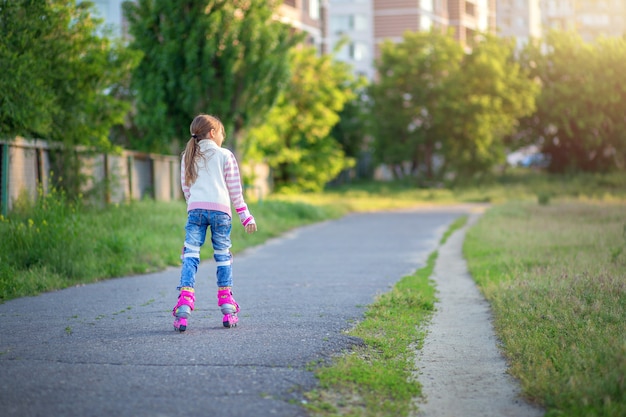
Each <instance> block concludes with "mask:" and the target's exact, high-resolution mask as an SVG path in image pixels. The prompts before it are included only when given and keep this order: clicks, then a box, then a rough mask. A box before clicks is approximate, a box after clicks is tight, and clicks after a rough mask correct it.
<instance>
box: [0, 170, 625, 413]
mask: <svg viewBox="0 0 626 417" xmlns="http://www.w3.org/2000/svg"><path fill="white" fill-rule="evenodd" d="M467 202H491V203H493V204H494V206H493V207H492V208H491V209H489V210H488V211H487V212H486V213H485V214H484V215H483V217H482V218H481V219H480V220H479V222H478V223H477V224H476V225H474V226H473V227H472V228H471V229H470V230H469V231H468V234H467V237H466V241H465V244H464V252H465V256H466V258H467V261H468V267H469V268H470V272H471V274H472V276H473V277H474V278H475V280H476V281H477V283H478V285H479V287H480V289H481V291H482V292H483V294H485V296H486V297H487V299H488V300H489V301H490V303H491V306H492V308H493V311H494V315H495V319H496V321H495V325H496V332H497V334H498V336H499V338H500V340H501V341H502V343H503V345H502V347H503V349H504V352H505V353H506V355H507V357H508V360H509V363H510V370H511V372H512V373H513V374H514V375H515V376H516V377H517V378H519V379H520V381H521V383H522V386H523V390H524V393H525V395H526V396H527V397H529V398H530V399H532V400H534V401H536V402H538V403H540V404H542V405H544V406H545V407H546V409H547V415H548V416H550V417H552V416H606V417H618V416H623V415H626V398H625V394H624V393H625V392H626V385H625V384H626V383H625V381H626V273H625V271H626V205H625V203H626V175H624V174H621V175H617V174H614V175H581V176H575V177H567V176H562V177H549V178H546V177H544V176H541V175H538V174H534V173H530V174H525V175H522V174H520V173H518V172H512V173H510V174H507V175H506V176H503V177H501V178H500V179H498V181H495V182H493V183H491V184H485V183H483V184H482V185H476V186H467V185H466V186H464V187H453V188H432V189H421V188H416V187H414V186H412V185H411V184H407V183H405V184H399V183H393V184H389V183H373V184H372V183H359V184H352V185H351V186H350V187H338V188H334V189H332V190H329V191H327V192H325V193H320V194H306V195H299V196H272V197H271V198H269V199H266V200H264V201H263V203H262V204H261V203H253V204H250V206H251V210H252V212H253V213H254V215H255V217H256V218H257V221H258V224H259V232H258V233H256V234H254V235H245V234H244V231H243V228H242V227H240V226H239V225H234V227H233V244H234V246H233V251H234V252H238V251H240V250H243V249H245V248H246V247H249V246H254V245H257V244H259V243H261V242H263V241H265V240H267V239H268V238H271V237H274V236H279V235H280V234H282V233H284V232H285V231H287V230H289V229H291V228H293V227H296V226H299V225H303V224H307V223H312V222H318V221H323V220H326V219H332V218H337V217H340V216H341V215H343V214H345V213H347V212H350V211H373V210H381V209H398V208H405V207H410V206H416V205H437V204H450V203H455V204H456V203H467ZM463 221H464V220H463V219H462V218H460V219H459V220H458V222H455V223H454V224H453V225H452V226H451V228H450V229H449V230H448V231H447V232H446V234H445V235H444V237H443V238H442V243H443V242H444V241H445V239H447V237H449V235H450V234H451V233H452V232H453V231H454V230H456V229H457V228H459V227H462V226H463ZM184 222H185V207H184V204H183V203H182V202H174V203H162V202H154V201H141V202H133V203H132V204H124V205H120V206H110V207H107V208H105V209H100V210H96V209H90V208H87V207H82V206H81V202H80V201H68V199H67V198H65V196H63V195H62V194H59V193H56V192H54V191H53V192H51V193H50V194H49V195H48V196H46V197H45V198H43V197H41V198H39V199H38V201H37V202H36V203H33V202H29V201H27V200H26V199H23V200H20V201H18V202H17V204H16V205H15V210H14V212H12V213H11V215H10V216H9V218H0V302H2V301H5V300H8V299H11V298H16V297H22V296H27V295H36V294H38V293H40V292H44V291H51V290H55V289H60V288H65V287H67V286H72V285H78V284H83V283H88V282H94V281H97V280H101V279H106V278H111V277H117V276H125V275H129V274H139V273H145V272H149V271H155V270H159V269H162V268H164V267H166V266H178V265H180V260H179V254H180V248H181V246H182V240H183V238H184V230H183V227H184ZM208 250H209V251H210V249H208ZM208 253H210V252H208ZM206 256H207V255H206V254H203V257H204V258H206ZM435 259H436V252H435V253H433V254H432V255H431V257H430V258H429V260H428V264H427V265H426V266H425V267H424V268H423V269H421V270H419V271H416V273H415V274H413V275H411V276H408V277H404V278H403V279H402V280H401V281H399V282H398V284H397V285H396V286H395V288H394V289H393V290H392V291H391V292H389V293H387V294H384V295H382V296H381V297H380V298H379V299H377V300H376V302H375V303H374V304H373V305H371V306H370V307H369V308H368V309H367V314H366V316H365V317H364V320H363V321H362V322H361V323H359V324H358V325H357V326H356V327H355V328H354V329H353V330H352V331H351V334H352V335H354V336H356V337H359V338H361V339H363V341H364V343H363V344H362V346H360V347H357V348H355V349H354V350H353V351H351V352H347V353H346V354H345V355H343V356H342V357H340V358H336V362H334V363H333V365H332V366H328V367H327V366H319V367H314V368H315V369H314V370H315V372H316V375H317V376H318V377H319V379H320V388H319V389H318V390H316V391H315V392H312V393H309V394H308V396H309V407H310V410H311V412H312V413H316V414H317V415H319V416H334V415H344V416H348V415H352V416H357V415H358V416H394V417H396V416H402V415H407V413H410V412H411V410H412V408H411V407H412V406H411V399H412V398H414V397H416V396H418V395H419V384H418V381H415V379H414V376H413V366H414V365H413V362H412V352H413V349H414V348H415V347H416V346H419V344H420V343H421V340H422V338H423V333H421V331H420V326H419V325H418V326H417V327H415V326H412V325H409V324H406V323H412V324H415V323H421V324H422V325H423V324H425V323H426V322H427V319H428V317H429V316H430V314H431V313H432V306H433V302H434V289H433V288H432V283H431V282H430V280H429V276H430V273H431V271H432V267H433V263H434V262H435ZM407 306H411V307H410V308H407ZM390 317H393V320H391V319H390ZM390 323H399V324H400V329H397V328H394V327H393V326H390ZM402 323H404V324H402ZM69 330H70V331H71V329H69ZM392 341H394V342H393V343H392Z"/></svg>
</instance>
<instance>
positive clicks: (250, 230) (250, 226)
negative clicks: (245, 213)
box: [245, 223, 256, 233]
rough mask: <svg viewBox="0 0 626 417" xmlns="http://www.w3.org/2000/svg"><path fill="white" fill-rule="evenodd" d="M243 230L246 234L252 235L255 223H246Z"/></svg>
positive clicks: (254, 230)
mask: <svg viewBox="0 0 626 417" xmlns="http://www.w3.org/2000/svg"><path fill="white" fill-rule="evenodd" d="M245 228H246V232H247V233H254V232H256V223H248V224H247V225H246V226H245Z"/></svg>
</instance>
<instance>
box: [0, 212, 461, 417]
mask: <svg viewBox="0 0 626 417" xmlns="http://www.w3.org/2000/svg"><path fill="white" fill-rule="evenodd" d="M471 209H472V207H471V206H455V207H448V208H431V209H416V210H406V211H396V212H382V213H366V214H351V215H348V216H346V217H343V218H341V219H339V220H334V221H328V222H323V223H319V224H315V225H311V226H306V227H302V228H299V229H296V230H294V231H291V232H289V233H287V234H286V235H284V236H282V237H280V238H277V239H272V240H270V241H268V242H267V243H265V244H263V245H260V246H258V247H255V248H252V249H249V250H247V251H245V252H243V253H240V254H238V255H236V256H235V261H234V265H233V270H234V287H233V292H234V295H235V298H236V299H237V301H238V302H239V304H240V305H241V308H242V311H241V312H240V314H239V317H240V322H239V326H238V327H236V328H233V329H225V328H224V327H222V324H221V314H220V312H219V309H218V308H217V298H216V287H215V265H214V264H213V262H211V261H206V262H203V263H202V264H201V266H200V269H199V271H198V278H197V282H196V284H197V285H196V310H195V311H194V313H193V315H192V317H191V319H190V323H189V328H188V330H187V331H186V332H184V333H177V332H175V331H174V330H173V327H172V321H173V319H172V317H171V308H172V307H173V305H174V303H175V301H176V297H177V292H176V290H175V287H176V285H177V284H178V279H179V273H180V269H179V268H169V269H167V270H165V271H162V272H159V273H154V274H147V275H141V276H133V277H125V278H117V279H112V280H108V281H103V282H99V283H96V284H91V285H85V286H80V287H73V288H69V289H66V290H62V291H57V292H52V293H46V294H42V295H40V296H37V297H26V298H21V299H17V300H12V301H9V302H6V303H4V304H1V305H0V415H2V416H3V417H9V416H20V417H29V416H42V417H43V416H45V417H54V416H67V417H70V416H77V417H79V416H80V417H88V416H98V417H100V416H116V417H124V416H133V417H140V416H150V417H158V416H179V415H181V416H185V415H186V416H191V415H194V416H226V415H227V416H229V417H240V416H241V417H251V416H254V417H264V416H289V417H296V416H306V415H307V413H306V410H305V408H303V407H302V402H303V401H304V397H303V395H302V394H303V392H306V391H308V390H311V389H313V388H315V386H316V379H315V378H314V376H313V373H312V372H311V371H310V370H309V368H310V367H309V366H308V365H310V364H311V363H316V362H319V361H324V360H327V359H328V358H330V357H332V356H333V355H335V354H338V353H340V352H342V351H344V350H346V349H349V348H350V347H351V346H353V345H354V344H358V343H360V341H359V340H358V339H356V338H352V337H350V336H347V335H345V334H344V332H343V331H344V330H346V329H348V328H350V327H351V326H353V325H354V323H355V321H358V320H360V319H361V318H362V317H363V313H364V311H365V307H366V306H367V305H368V304H371V303H372V302H373V301H374V299H375V297H376V295H377V294H380V293H383V292H386V291H388V290H389V289H390V287H391V286H392V285H393V284H394V283H395V282H397V281H398V280H399V279H400V278H402V277H403V276H405V275H407V274H410V273H412V272H414V271H415V270H416V269H418V268H420V267H422V266H423V265H424V264H425V261H426V259H427V257H428V255H429V254H430V253H431V252H432V251H433V250H435V249H437V247H438V243H439V241H440V239H441V237H442V235H443V233H444V232H445V230H446V229H447V228H448V226H449V225H450V223H452V222H453V221H454V220H455V219H456V218H457V217H459V216H460V215H463V214H465V213H468V212H469V211H471ZM263 226H264V225H263V224H262V223H261V224H259V227H260V228H262V227H263ZM181 230H182V227H181ZM181 239H182V235H181Z"/></svg>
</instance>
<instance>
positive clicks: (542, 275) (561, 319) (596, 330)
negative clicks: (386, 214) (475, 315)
mask: <svg viewBox="0 0 626 417" xmlns="http://www.w3.org/2000/svg"><path fill="white" fill-rule="evenodd" d="M464 253H465V256H466V257H467V259H468V265H469V269H470V273H471V274H472V276H473V277H474V279H475V280H476V281H477V283H478V285H479V286H480V288H481V290H482V292H483V293H484V294H485V296H486V297H487V299H488V300H489V302H490V303H491V306H492V309H493V312H494V315H495V326H496V331H497V334H498V336H499V337H500V339H501V340H502V342H503V344H504V348H505V351H506V355H507V356H508V359H509V361H510V365H511V368H510V369H511V372H512V373H513V375H515V376H516V377H518V378H519V379H520V381H521V383H522V386H523V390H524V392H525V394H526V395H527V396H528V397H529V398H531V399H532V400H535V401H537V402H539V403H541V404H542V405H544V406H545V407H546V408H547V410H548V412H547V415H548V416H581V417H582V416H615V417H618V416H624V415H626V205H624V204H597V203H588V202H587V203H585V202H582V203H581V202H568V203H560V204H550V205H548V206H543V205H538V204H506V205H502V206H498V207H494V208H493V209H491V210H489V211H488V212H487V213H486V214H485V215H484V216H483V217H482V218H481V219H480V220H479V222H478V224H476V225H475V227H473V228H472V229H471V230H470V231H469V232H468V234H467V238H466V240H465V243H464Z"/></svg>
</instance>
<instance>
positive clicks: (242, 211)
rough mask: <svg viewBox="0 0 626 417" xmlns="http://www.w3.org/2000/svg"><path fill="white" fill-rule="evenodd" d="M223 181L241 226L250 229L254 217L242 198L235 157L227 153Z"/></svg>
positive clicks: (239, 176)
mask: <svg viewBox="0 0 626 417" xmlns="http://www.w3.org/2000/svg"><path fill="white" fill-rule="evenodd" d="M224 180H225V181H226V188H227V189H228V194H229V195H230V201H232V203H233V206H235V210H236V211H237V214H238V215H239V220H240V221H241V224H242V225H243V226H244V227H245V228H246V231H249V229H252V227H249V225H253V224H256V223H255V221H254V216H252V214H251V213H250V211H249V210H248V206H247V204H246V202H245V201H244V198H243V190H242V188H241V175H240V174H239V165H238V164H237V160H236V159H235V155H233V154H232V153H230V152H229V153H228V157H227V159H226V163H225V164H224Z"/></svg>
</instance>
